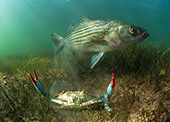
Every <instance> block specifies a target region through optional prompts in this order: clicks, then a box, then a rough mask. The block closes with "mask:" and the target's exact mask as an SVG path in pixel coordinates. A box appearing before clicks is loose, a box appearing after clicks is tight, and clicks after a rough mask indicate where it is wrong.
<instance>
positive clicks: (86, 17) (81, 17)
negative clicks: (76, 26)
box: [80, 15, 93, 23]
mask: <svg viewBox="0 0 170 122" xmlns="http://www.w3.org/2000/svg"><path fill="white" fill-rule="evenodd" d="M92 20H93V19H92V18H90V17H89V16H86V15H80V23H86V22H90V21H92Z"/></svg>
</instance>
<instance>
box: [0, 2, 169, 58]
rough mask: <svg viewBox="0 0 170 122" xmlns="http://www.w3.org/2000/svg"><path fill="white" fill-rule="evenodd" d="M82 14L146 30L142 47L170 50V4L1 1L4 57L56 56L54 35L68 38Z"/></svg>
mask: <svg viewBox="0 0 170 122" xmlns="http://www.w3.org/2000/svg"><path fill="white" fill-rule="evenodd" d="M81 14H84V15H87V16H90V17H91V18H93V19H112V20H121V21H125V22H128V23H131V24H134V25H137V26H140V27H142V28H146V29H147V30H148V32H149V33H150V36H149V37H148V38H147V39H146V40H144V41H143V42H142V43H147V42H149V41H161V40H166V41H165V42H164V43H165V44H166V45H167V47H169V46H170V34H169V29H170V23H169V22H170V1H169V0H142V1H141V0H119V1H117V0H93V1H92V0H0V56H4V55H11V54H12V55H16V54H27V53H30V54H44V53H53V41H52V39H51V34H52V33H54V32H55V33H57V34H59V35H61V36H63V37H65V36H67V34H68V32H67V30H68V27H69V25H70V24H71V23H72V24H73V25H74V26H76V25H78V23H79V16H80V15H81Z"/></svg>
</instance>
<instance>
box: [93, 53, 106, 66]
mask: <svg viewBox="0 0 170 122" xmlns="http://www.w3.org/2000/svg"><path fill="white" fill-rule="evenodd" d="M105 55H106V53H95V54H94V55H93V56H92V57H91V69H92V68H93V67H94V66H95V65H96V64H97V62H99V61H102V60H103V59H104V58H105Z"/></svg>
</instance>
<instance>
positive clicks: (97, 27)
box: [66, 23, 104, 41]
mask: <svg viewBox="0 0 170 122" xmlns="http://www.w3.org/2000/svg"><path fill="white" fill-rule="evenodd" d="M101 24H103V23H99V24H98V23H97V24H95V25H91V26H87V27H84V28H81V29H78V30H75V31H74V32H72V33H71V35H69V36H68V37H66V40H67V41H70V40H73V39H74V37H76V36H78V35H82V34H85V33H87V34H91V33H93V32H99V31H103V29H104V28H103V26H101Z"/></svg>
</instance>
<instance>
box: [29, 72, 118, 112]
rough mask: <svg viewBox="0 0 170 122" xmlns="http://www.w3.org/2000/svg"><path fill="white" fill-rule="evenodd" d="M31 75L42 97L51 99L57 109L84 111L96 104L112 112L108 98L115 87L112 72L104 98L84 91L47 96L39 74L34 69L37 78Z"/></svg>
mask: <svg viewBox="0 0 170 122" xmlns="http://www.w3.org/2000/svg"><path fill="white" fill-rule="evenodd" d="M29 74H30V78H31V80H32V83H33V85H34V87H35V88H36V89H37V90H38V91H39V92H41V94H42V95H44V96H45V97H47V98H50V99H51V101H52V102H54V103H56V104H58V105H57V106H59V107H57V108H63V109H65V108H80V109H84V108H87V107H88V106H90V105H95V104H102V105H103V104H104V106H105V108H106V110H108V111H109V112H110V111H111V108H110V107H109V106H108V103H107V101H108V97H109V95H110V93H111V91H112V89H113V87H114V86H115V82H114V73H113V72H112V77H111V82H110V84H109V86H108V87H107V93H106V94H105V95H102V96H95V95H92V94H89V93H86V92H85V91H84V90H83V91H66V92H64V91H63V92H61V93H60V94H57V95H50V94H47V93H46V92H45V91H44V89H43V86H42V84H41V82H40V81H39V80H38V76H37V73H36V71H35V69H34V75H35V78H33V76H32V75H31V73H29Z"/></svg>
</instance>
